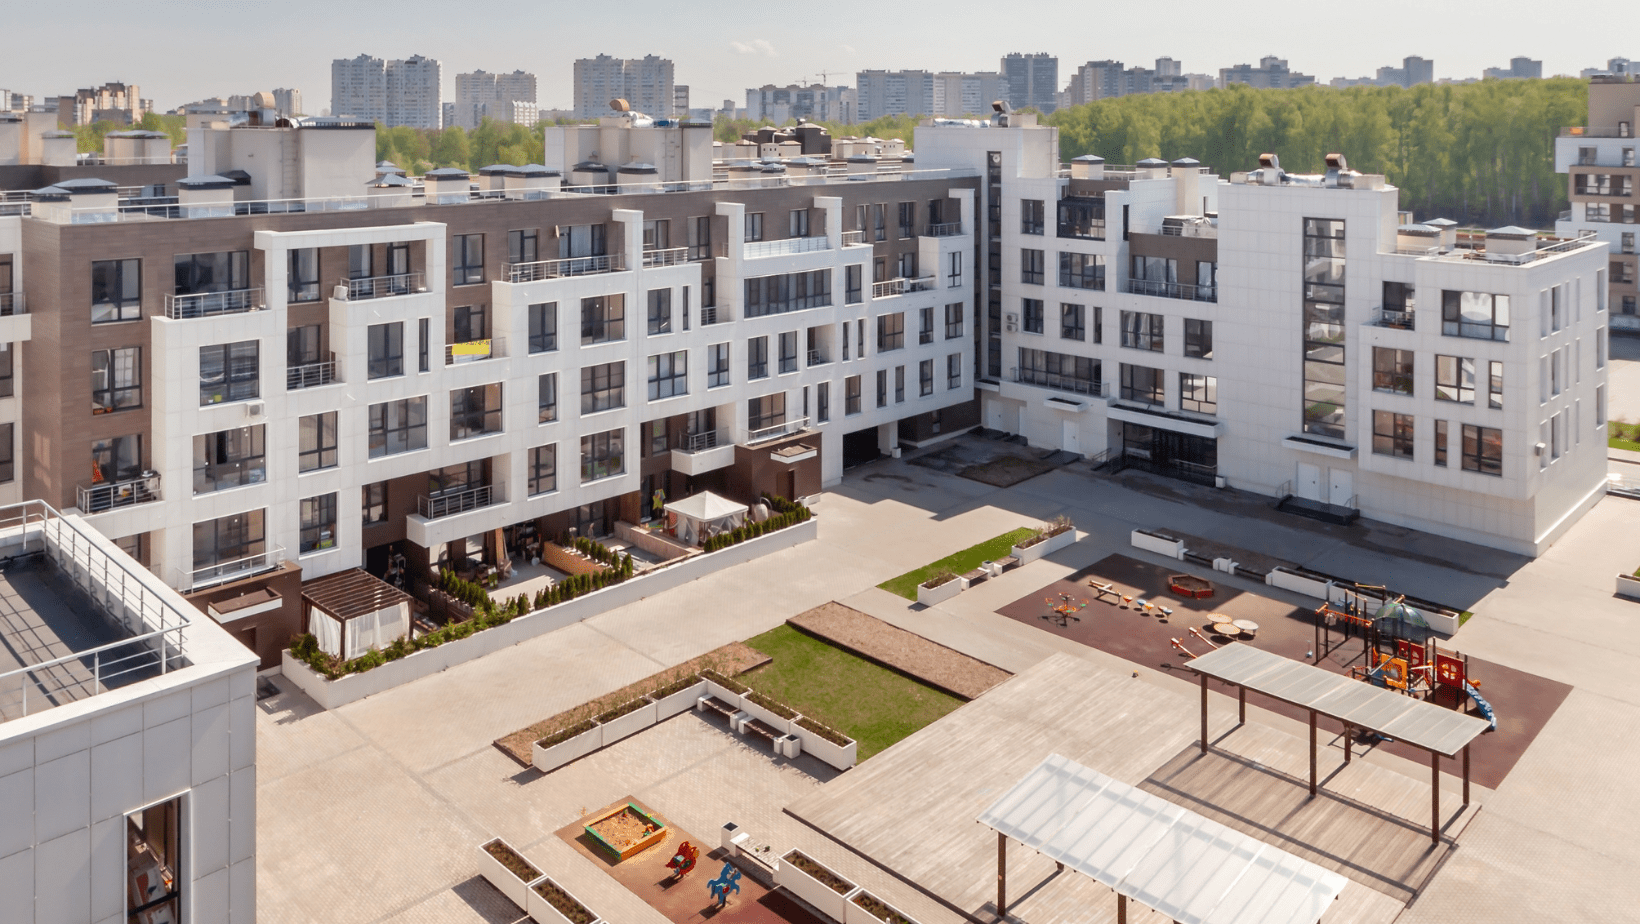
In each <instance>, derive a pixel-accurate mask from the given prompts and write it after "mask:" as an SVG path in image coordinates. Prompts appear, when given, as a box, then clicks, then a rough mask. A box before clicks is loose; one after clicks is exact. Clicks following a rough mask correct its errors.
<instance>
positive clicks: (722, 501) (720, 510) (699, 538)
mask: <svg viewBox="0 0 1640 924" xmlns="http://www.w3.org/2000/svg"><path fill="white" fill-rule="evenodd" d="M745 522H746V505H745V504H737V503H735V502H734V501H732V500H729V499H728V498H726V497H719V496H718V495H716V494H713V493H712V492H711V491H702V492H700V493H699V494H695V495H692V496H690V497H686V498H684V499H682V500H679V501H674V502H672V503H670V504H667V505H666V526H667V528H668V529H670V530H671V531H672V534H673V535H675V536H677V537H678V538H679V539H682V540H683V541H684V542H687V543H689V544H690V545H699V544H700V543H702V542H705V541H706V540H707V539H710V538H711V537H713V536H716V535H719V534H721V533H726V532H728V531H730V530H732V529H735V528H736V527H739V526H741V525H742V524H744V523H745Z"/></svg>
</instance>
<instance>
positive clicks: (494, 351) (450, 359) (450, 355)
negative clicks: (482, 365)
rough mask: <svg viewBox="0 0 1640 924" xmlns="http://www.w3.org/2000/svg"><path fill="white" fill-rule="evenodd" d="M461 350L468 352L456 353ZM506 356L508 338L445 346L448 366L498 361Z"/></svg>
mask: <svg viewBox="0 0 1640 924" xmlns="http://www.w3.org/2000/svg"><path fill="white" fill-rule="evenodd" d="M459 348H466V352H460V353H458V352H456V351H457V349H459ZM506 355H507V338H505V337H492V338H490V339H488V340H470V341H467V342H465V343H447V344H445V345H444V364H445V365H446V366H459V365H461V364H462V363H476V362H482V361H484V360H486V359H497V358H500V357H504V356H506Z"/></svg>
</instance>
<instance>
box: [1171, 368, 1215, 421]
mask: <svg viewBox="0 0 1640 924" xmlns="http://www.w3.org/2000/svg"><path fill="white" fill-rule="evenodd" d="M1179 410H1181V411H1192V412H1194V413H1197V414H1218V412H1219V380H1218V378H1217V377H1216V376H1211V375H1193V374H1191V373H1189V372H1181V373H1179Z"/></svg>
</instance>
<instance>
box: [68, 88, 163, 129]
mask: <svg viewBox="0 0 1640 924" xmlns="http://www.w3.org/2000/svg"><path fill="white" fill-rule="evenodd" d="M141 97H142V90H141V89H140V88H139V87H138V86H137V85H136V84H134V83H133V84H125V83H118V82H114V83H105V84H103V85H102V86H100V87H92V88H90V89H87V90H75V91H74V95H73V96H59V97H57V124H58V125H59V126H61V127H63V128H73V127H74V126H76V125H90V124H91V123H92V122H115V123H118V124H120V125H130V124H132V123H134V122H136V121H138V120H139V119H141V118H142V117H143V115H145V114H146V113H148V112H149V111H150V110H152V109H153V108H154V101H153V100H151V99H142V98H141Z"/></svg>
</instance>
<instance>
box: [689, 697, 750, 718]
mask: <svg viewBox="0 0 1640 924" xmlns="http://www.w3.org/2000/svg"><path fill="white" fill-rule="evenodd" d="M695 708H696V709H699V710H701V711H703V712H715V713H717V714H718V715H721V716H723V717H724V718H726V719H730V718H733V717H734V716H735V715H736V714H737V713H739V712H740V707H739V706H731V705H729V704H728V703H726V702H724V701H723V700H721V699H718V698H717V697H716V696H702V697H701V698H700V699H697V700H695Z"/></svg>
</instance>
